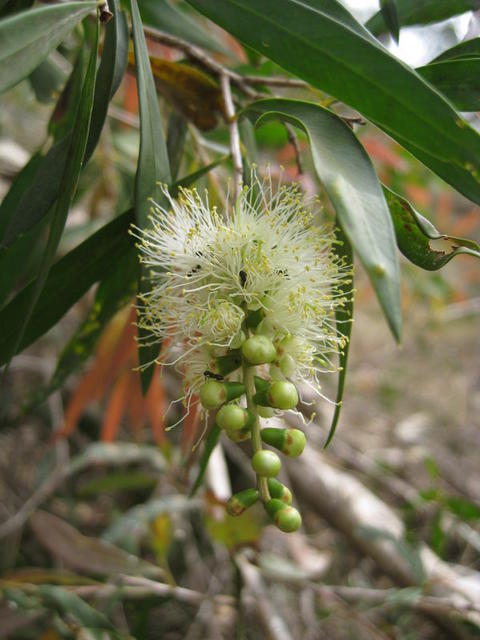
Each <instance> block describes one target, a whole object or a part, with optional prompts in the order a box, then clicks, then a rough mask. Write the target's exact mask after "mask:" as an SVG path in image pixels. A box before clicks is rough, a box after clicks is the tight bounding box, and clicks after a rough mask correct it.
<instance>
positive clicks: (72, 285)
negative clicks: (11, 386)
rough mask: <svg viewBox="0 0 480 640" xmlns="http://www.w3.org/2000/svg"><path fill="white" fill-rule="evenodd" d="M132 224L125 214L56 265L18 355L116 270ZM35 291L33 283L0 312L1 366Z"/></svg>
mask: <svg viewBox="0 0 480 640" xmlns="http://www.w3.org/2000/svg"><path fill="white" fill-rule="evenodd" d="M132 221H133V212H132V211H127V212H125V213H124V214H122V215H121V216H119V217H118V218H115V219H114V220H112V222H109V223H108V224H106V225H105V226H104V227H102V228H101V229H100V230H99V231H97V232H96V233H94V234H93V235H92V236H90V237H89V238H87V240H85V241H84V242H82V244H80V245H79V246H78V247H76V248H75V249H73V250H72V251H70V253H68V254H67V255H66V256H64V257H63V258H61V259H60V260H59V261H58V262H56V263H55V264H54V265H53V267H52V268H51V270H50V273H49V275H48V278H47V281H46V283H45V287H44V289H43V291H42V293H41V296H40V298H39V300H38V302H37V304H36V305H35V309H34V312H33V316H32V321H31V322H30V323H29V325H28V327H27V329H26V331H25V334H24V336H23V338H22V340H21V342H20V344H19V345H18V348H17V352H18V351H21V350H22V349H24V348H25V347H27V346H28V345H29V344H31V343H32V342H34V341H35V340H36V339H37V338H39V337H40V336H41V335H43V334H44V333H45V332H46V331H48V330H49V329H50V328H51V327H53V326H54V325H55V324H56V323H57V322H58V321H59V320H60V318H62V316H63V315H65V313H66V312H67V311H68V310H69V309H70V307H71V306H72V305H74V304H75V302H77V300H79V299H80V298H81V297H82V296H83V295H84V294H85V293H86V292H87V291H88V290H89V289H90V287H91V286H92V285H93V284H95V282H98V281H99V280H101V279H102V278H104V277H105V276H106V275H107V273H108V272H109V270H112V269H115V267H116V264H117V262H118V261H119V260H120V259H121V257H122V256H123V255H125V253H127V252H128V251H129V250H130V249H131V248H132V246H133V240H132V237H131V236H130V235H129V234H128V229H129V227H130V224H131V222H132ZM34 287H35V282H32V283H31V284H29V285H28V286H27V287H25V288H24V289H22V291H20V293H18V294H17V295H16V296H15V298H13V300H12V301H11V302H9V303H8V304H7V306H6V307H5V308H4V309H2V311H1V312H0V326H1V327H2V331H1V332H0V364H4V363H5V362H6V361H7V360H8V357H9V356H10V351H11V345H12V341H13V340H14V339H15V335H16V332H17V331H18V323H19V318H22V317H23V315H24V314H25V312H26V310H27V308H28V305H29V302H30V300H31V298H32V294H33V289H34Z"/></svg>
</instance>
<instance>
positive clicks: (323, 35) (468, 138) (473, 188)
mask: <svg viewBox="0 0 480 640" xmlns="http://www.w3.org/2000/svg"><path fill="white" fill-rule="evenodd" d="M189 2H190V4H192V5H193V6H194V7H196V8H197V9H198V10H200V11H202V12H203V13H204V14H205V15H207V16H208V17H209V18H211V19H212V20H214V21H215V22H217V23H218V24H219V25H220V26H222V27H223V28H225V29H227V30H228V31H230V32H231V33H232V34H233V35H234V36H236V37H238V38H239V39H240V40H241V41H242V42H244V43H246V44H248V45H249V46H251V47H253V48H255V49H256V50H257V51H259V52H261V53H262V54H264V55H265V56H268V57H269V58H270V59H271V60H273V61H274V62H276V63H278V64H280V65H281V66H283V67H284V68H285V69H286V70H288V71H290V72H292V73H294V74H295V75H297V76H299V77H301V78H303V79H304V80H306V81H307V82H310V83H311V84H312V85H314V86H315V87H317V88H319V89H322V90H323V91H326V92H327V93H329V94H330V95H332V96H333V97H335V98H337V99H339V100H342V101H343V102H345V103H346V104H348V105H350V106H351V107H353V108H354V109H356V110H357V111H359V112H360V113H361V114H362V115H363V116H365V117H366V118H367V119H369V120H371V121H372V122H373V123H374V124H375V125H377V126H378V127H379V128H381V129H383V130H384V131H385V132H386V133H387V134H388V135H390V136H391V137H393V138H395V139H396V140H397V141H398V142H400V144H402V145H403V146H404V147H405V148H406V149H408V150H409V151H410V152H411V153H413V154H414V155H415V156H416V157H417V158H419V159H420V160H421V161H422V162H423V163H424V164H426V165H427V166H428V167H429V168H430V169H432V170H433V171H435V172H436V173H438V175H440V176H441V177H442V178H443V179H444V180H445V181H447V182H448V183H449V184H451V185H452V186H453V187H455V188H456V189H458V190H459V191H460V192H461V193H463V194H464V195H466V196H467V197H468V198H470V199H472V200H474V201H475V202H480V135H479V134H478V133H477V132H476V131H474V129H473V128H471V127H470V126H469V125H468V124H467V123H466V122H465V121H464V120H462V119H461V118H460V117H459V115H458V114H457V112H456V111H455V110H454V109H453V107H452V106H451V104H450V103H449V102H448V101H447V100H445V99H444V98H443V97H442V96H441V95H440V94H439V93H438V91H436V90H435V89H433V88H432V87H431V86H430V85H429V84H428V83H426V82H425V81H423V80H422V79H421V78H420V76H419V75H418V74H417V73H415V71H413V70H412V69H410V68H409V67H408V66H407V65H405V64H404V63H402V62H400V61H399V60H398V59H396V58H395V57H394V56H392V55H391V54H389V53H388V52H387V51H386V49H384V48H383V47H382V46H381V45H380V44H378V43H377V42H376V41H375V39H374V38H373V37H372V36H371V34H370V33H369V32H368V31H367V30H366V29H364V28H363V27H362V26H361V25H360V24H359V23H358V22H357V21H356V20H355V19H354V18H353V16H351V15H350V14H349V13H348V11H347V10H346V9H345V8H344V7H342V5H340V4H339V3H338V2H336V0H325V1H324V2H320V1H319V0H302V1H300V0H276V2H274V3H272V2H270V1H269V0H224V1H223V2H217V1H216V0H189ZM399 11H400V6H399ZM252 25H254V27H255V28H252Z"/></svg>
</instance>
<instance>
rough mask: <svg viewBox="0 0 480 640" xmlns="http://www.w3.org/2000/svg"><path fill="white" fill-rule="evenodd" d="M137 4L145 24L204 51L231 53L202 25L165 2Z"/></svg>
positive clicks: (142, 0) (150, 0)
mask: <svg viewBox="0 0 480 640" xmlns="http://www.w3.org/2000/svg"><path fill="white" fill-rule="evenodd" d="M138 4H139V8H140V15H141V16H142V21H143V22H144V23H145V24H148V25H150V26H151V27H155V29H159V30H160V31H164V32H165V33H171V34H172V35H174V36H177V37H178V38H182V40H186V41H187V42H191V43H192V44H196V45H198V46H199V47H203V48H204V49H209V50H210V51H216V52H217V53H224V54H227V55H229V54H230V55H231V51H230V50H229V49H227V48H226V47H224V46H223V45H222V44H221V43H220V42H219V41H218V38H214V37H211V36H210V35H209V34H208V33H207V31H206V29H205V28H204V27H203V25H201V24H198V22H195V21H194V20H192V19H191V18H190V17H189V16H188V15H187V14H186V13H184V12H183V11H179V10H178V9H177V7H175V6H173V5H172V4H171V3H170V2H168V1H167V0H139V3H138Z"/></svg>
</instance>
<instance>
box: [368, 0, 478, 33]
mask: <svg viewBox="0 0 480 640" xmlns="http://www.w3.org/2000/svg"><path fill="white" fill-rule="evenodd" d="M396 1H397V11H398V19H399V22H400V25H401V26H402V27H406V26H409V25H413V24H430V23H432V22H440V21H441V20H446V19H447V18H452V17H453V16H456V15H459V14H460V13H465V12H466V11H471V10H474V9H478V8H480V3H479V2H478V0H396ZM365 26H366V27H367V29H368V30H369V31H371V32H372V33H373V34H374V35H376V36H378V35H380V34H381V33H385V32H386V31H387V30H388V25H387V24H386V21H385V17H384V15H383V13H382V11H379V12H378V13H376V14H375V15H373V16H372V17H371V18H370V19H369V20H368V21H367V22H366V23H365Z"/></svg>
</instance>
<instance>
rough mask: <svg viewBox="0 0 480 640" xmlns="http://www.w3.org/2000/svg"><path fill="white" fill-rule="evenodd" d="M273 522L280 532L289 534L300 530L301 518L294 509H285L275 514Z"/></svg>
mask: <svg viewBox="0 0 480 640" xmlns="http://www.w3.org/2000/svg"><path fill="white" fill-rule="evenodd" d="M274 521H275V524H276V525H277V527H278V528H279V529H280V531H284V532H285V533H291V532H292V531H296V530H297V529H299V528H300V526H301V524H302V516H301V515H300V514H299V512H298V511H297V510H296V509H295V508H294V507H285V508H284V509H279V510H278V511H277V512H276V514H275V517H274Z"/></svg>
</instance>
